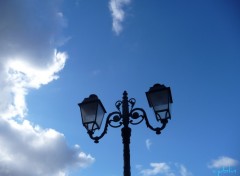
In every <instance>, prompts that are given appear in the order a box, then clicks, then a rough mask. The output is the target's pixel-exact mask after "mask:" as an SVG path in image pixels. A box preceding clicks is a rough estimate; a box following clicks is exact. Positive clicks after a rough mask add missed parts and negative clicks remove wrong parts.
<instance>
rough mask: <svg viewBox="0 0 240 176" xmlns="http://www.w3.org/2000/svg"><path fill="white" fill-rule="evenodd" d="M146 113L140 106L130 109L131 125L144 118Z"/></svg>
mask: <svg viewBox="0 0 240 176" xmlns="http://www.w3.org/2000/svg"><path fill="white" fill-rule="evenodd" d="M145 116H146V113H145V112H144V110H143V109H141V108H135V109H132V110H131V111H130V121H129V123H130V124H132V125H137V124H139V123H141V122H142V121H143V120H144V119H145Z"/></svg>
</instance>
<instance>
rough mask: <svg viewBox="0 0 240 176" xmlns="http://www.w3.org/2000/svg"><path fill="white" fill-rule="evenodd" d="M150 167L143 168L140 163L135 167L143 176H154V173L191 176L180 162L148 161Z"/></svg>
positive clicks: (168, 175)
mask: <svg viewBox="0 0 240 176" xmlns="http://www.w3.org/2000/svg"><path fill="white" fill-rule="evenodd" d="M150 166H151V168H150V169H143V167H142V165H137V166H136V168H137V169H138V170H139V171H140V174H141V175H143V176H154V175H159V174H161V175H164V176H177V175H181V176H192V174H191V172H189V171H188V170H187V168H186V167H185V166H184V165H182V164H178V163H175V164H167V163H164V162H162V163H150Z"/></svg>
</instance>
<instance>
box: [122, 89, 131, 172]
mask: <svg viewBox="0 0 240 176" xmlns="http://www.w3.org/2000/svg"><path fill="white" fill-rule="evenodd" d="M122 115H123V128H122V142H123V165H124V166H123V170H124V171H123V175H124V176H131V166H130V137H131V128H129V127H128V125H129V107H128V97H127V92H126V91H124V93H123V101H122Z"/></svg>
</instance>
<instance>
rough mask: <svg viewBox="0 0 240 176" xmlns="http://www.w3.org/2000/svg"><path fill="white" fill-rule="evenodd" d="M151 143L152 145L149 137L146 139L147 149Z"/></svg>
mask: <svg viewBox="0 0 240 176" xmlns="http://www.w3.org/2000/svg"><path fill="white" fill-rule="evenodd" d="M151 145H152V142H151V140H150V139H147V140H146V147H147V149H148V150H150V147H151Z"/></svg>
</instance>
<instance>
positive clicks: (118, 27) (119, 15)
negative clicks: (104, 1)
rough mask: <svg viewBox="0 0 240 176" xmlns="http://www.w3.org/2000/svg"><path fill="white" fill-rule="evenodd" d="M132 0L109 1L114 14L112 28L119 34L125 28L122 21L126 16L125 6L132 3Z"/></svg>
mask: <svg viewBox="0 0 240 176" xmlns="http://www.w3.org/2000/svg"><path fill="white" fill-rule="evenodd" d="M130 2H131V0H110V1H109V9H110V11H111V14H112V18H113V19H112V20H113V22H112V29H113V31H114V32H115V33H116V34H117V35H119V34H120V32H121V31H122V30H123V27H122V22H123V20H124V18H125V12H124V11H123V7H124V6H125V5H128V4H130Z"/></svg>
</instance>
